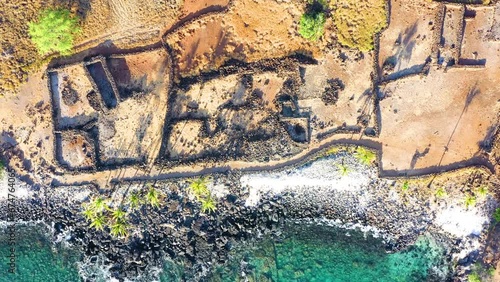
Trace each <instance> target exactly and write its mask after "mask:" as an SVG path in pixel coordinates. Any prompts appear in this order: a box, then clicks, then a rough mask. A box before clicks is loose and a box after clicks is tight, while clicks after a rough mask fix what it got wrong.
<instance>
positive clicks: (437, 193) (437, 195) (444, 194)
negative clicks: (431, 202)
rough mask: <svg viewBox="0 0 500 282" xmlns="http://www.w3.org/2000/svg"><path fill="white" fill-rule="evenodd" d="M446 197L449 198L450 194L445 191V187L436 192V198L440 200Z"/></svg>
mask: <svg viewBox="0 0 500 282" xmlns="http://www.w3.org/2000/svg"><path fill="white" fill-rule="evenodd" d="M446 196H448V193H446V190H444V188H443V187H439V188H438V189H437V190H436V197H438V198H444V197H446Z"/></svg>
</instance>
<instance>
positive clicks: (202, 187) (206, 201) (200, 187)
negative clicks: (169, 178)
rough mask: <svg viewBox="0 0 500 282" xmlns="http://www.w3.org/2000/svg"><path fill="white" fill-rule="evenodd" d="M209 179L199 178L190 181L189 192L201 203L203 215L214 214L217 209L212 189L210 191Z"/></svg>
mask: <svg viewBox="0 0 500 282" xmlns="http://www.w3.org/2000/svg"><path fill="white" fill-rule="evenodd" d="M209 182H210V179H209V178H208V177H199V178H197V179H194V180H190V181H189V188H188V189H189V192H190V193H191V194H192V195H193V196H194V197H195V198H196V200H198V201H199V202H200V203H201V212H202V213H207V214H208V213H213V212H214V211H215V210H216V209H217V202H216V201H215V199H214V197H213V196H212V193H210V189H208V183H209Z"/></svg>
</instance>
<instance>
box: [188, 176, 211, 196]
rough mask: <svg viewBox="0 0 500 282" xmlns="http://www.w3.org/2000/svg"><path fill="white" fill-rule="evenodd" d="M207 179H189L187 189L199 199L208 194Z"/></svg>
mask: <svg viewBox="0 0 500 282" xmlns="http://www.w3.org/2000/svg"><path fill="white" fill-rule="evenodd" d="M208 181H209V179H208V178H207V177H199V178H197V179H195V180H190V181H189V190H190V191H191V193H192V194H193V195H194V196H195V197H196V199H197V200H200V199H201V198H203V197H206V196H208V195H209V194H210V190H208V186H207V185H208Z"/></svg>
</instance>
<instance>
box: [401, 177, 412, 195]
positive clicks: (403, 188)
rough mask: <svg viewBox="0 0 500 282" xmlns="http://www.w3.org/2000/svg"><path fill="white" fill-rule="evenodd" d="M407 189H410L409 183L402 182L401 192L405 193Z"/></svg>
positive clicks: (406, 181)
mask: <svg viewBox="0 0 500 282" xmlns="http://www.w3.org/2000/svg"><path fill="white" fill-rule="evenodd" d="M408 189H410V183H409V182H408V180H405V182H403V186H402V187H401V190H403V192H406V191H408Z"/></svg>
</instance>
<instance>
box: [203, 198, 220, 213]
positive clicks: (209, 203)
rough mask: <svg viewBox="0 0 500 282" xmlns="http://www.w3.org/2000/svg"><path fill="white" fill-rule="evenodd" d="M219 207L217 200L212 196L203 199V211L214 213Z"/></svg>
mask: <svg viewBox="0 0 500 282" xmlns="http://www.w3.org/2000/svg"><path fill="white" fill-rule="evenodd" d="M216 209H217V207H216V203H215V200H214V199H213V198H212V196H208V197H207V198H206V199H202V200H201V212H202V213H212V212H214V211H215V210H216Z"/></svg>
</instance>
